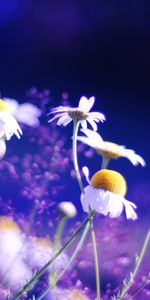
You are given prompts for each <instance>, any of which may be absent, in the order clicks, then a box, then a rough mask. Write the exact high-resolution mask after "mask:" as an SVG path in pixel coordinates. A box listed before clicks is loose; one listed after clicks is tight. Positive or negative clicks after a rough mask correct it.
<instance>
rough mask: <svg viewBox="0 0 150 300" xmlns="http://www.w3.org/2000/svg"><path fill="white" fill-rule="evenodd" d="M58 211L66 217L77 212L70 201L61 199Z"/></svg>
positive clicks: (72, 215) (71, 216) (73, 215)
mask: <svg viewBox="0 0 150 300" xmlns="http://www.w3.org/2000/svg"><path fill="white" fill-rule="evenodd" d="M58 209H59V211H60V212H61V213H62V214H63V215H64V216H65V217H68V218H73V217H75V216H76V214H77V210H76V208H75V206H74V205H73V203H72V202H67V201H63V202H60V203H59V204H58Z"/></svg>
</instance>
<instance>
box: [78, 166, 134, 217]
mask: <svg viewBox="0 0 150 300" xmlns="http://www.w3.org/2000/svg"><path fill="white" fill-rule="evenodd" d="M83 172H84V173H85V176H86V179H87V181H88V183H89V185H87V186H86V187H85V188H84V193H82V194H81V203H82V207H83V210H84V211H85V212H89V210H90V209H91V210H94V211H96V212H98V213H101V214H103V215H105V216H106V215H109V216H110V217H112V218H113V217H118V216H120V215H121V213H122V211H123V208H125V212H126V217H127V219H132V220H136V219H137V214H136V213H135V211H134V209H135V208H136V205H135V204H134V203H132V202H130V201H128V200H126V199H125V198H124V196H125V194H126V189H127V185H126V181H125V179H124V177H123V176H122V175H121V174H120V173H119V172H116V171H113V170H107V169H103V170H100V171H98V172H96V173H95V174H94V175H93V176H92V178H91V180H89V170H88V168H87V167H84V168H83Z"/></svg>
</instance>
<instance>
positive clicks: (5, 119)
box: [0, 112, 22, 140]
mask: <svg viewBox="0 0 150 300" xmlns="http://www.w3.org/2000/svg"><path fill="white" fill-rule="evenodd" d="M0 124H1V125H0V126H1V128H2V130H3V131H4V133H5V137H6V140H10V138H11V137H12V135H13V134H15V135H16V136H17V137H18V139H20V135H21V134H22V130H21V128H20V126H19V124H18V123H17V121H16V120H15V118H14V117H13V116H12V115H11V114H10V113H9V112H1V113H0Z"/></svg>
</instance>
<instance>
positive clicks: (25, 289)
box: [12, 217, 89, 300]
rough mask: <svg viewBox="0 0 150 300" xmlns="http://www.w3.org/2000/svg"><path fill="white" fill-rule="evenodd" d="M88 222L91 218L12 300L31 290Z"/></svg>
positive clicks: (87, 220)
mask: <svg viewBox="0 0 150 300" xmlns="http://www.w3.org/2000/svg"><path fill="white" fill-rule="evenodd" d="M87 222H89V217H87V218H86V219H85V220H84V221H83V222H82V224H81V225H80V226H79V228H78V229H77V230H76V231H75V232H74V233H73V235H72V236H71V238H70V239H69V240H68V241H67V242H66V243H65V244H64V246H63V247H62V248H61V249H60V250H59V251H58V252H57V253H55V254H54V256H53V257H52V258H51V259H50V260H49V261H48V262H47V263H46V264H45V265H44V266H43V267H42V268H41V269H40V271H39V272H37V273H36V274H35V275H33V277H32V278H31V280H29V282H28V283H27V284H25V285H24V287H23V288H22V289H21V291H19V292H18V293H17V294H16V295H15V297H14V298H13V299H12V300H16V299H18V298H19V297H20V296H21V295H22V294H23V293H24V292H26V291H28V290H29V288H31V286H32V287H33V285H34V284H35V283H36V282H37V281H38V279H39V278H40V277H41V276H42V275H43V274H44V273H45V271H46V270H47V268H48V267H49V266H50V265H51V264H52V263H53V262H54V261H55V259H56V258H57V257H58V256H59V255H60V254H61V253H62V252H63V251H65V250H66V249H67V248H68V247H69V246H70V244H71V243H72V242H73V241H74V239H75V238H76V237H77V235H78V234H79V233H80V231H81V230H82V228H84V226H85V225H86V224H87Z"/></svg>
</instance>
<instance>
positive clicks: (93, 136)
mask: <svg viewBox="0 0 150 300" xmlns="http://www.w3.org/2000/svg"><path fill="white" fill-rule="evenodd" d="M81 131H82V132H83V133H84V134H85V135H86V136H87V137H88V138H89V140H90V141H91V142H92V143H93V144H94V145H96V147H98V146H100V145H101V144H102V143H103V139H102V137H101V136H100V134H99V133H98V132H96V131H93V130H90V129H86V130H83V129H81Z"/></svg>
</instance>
